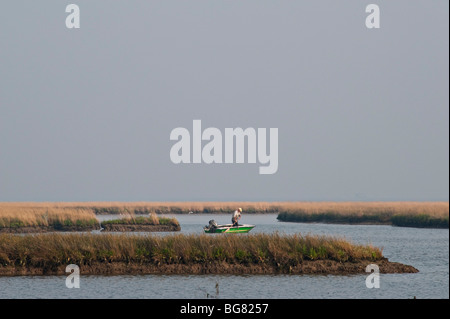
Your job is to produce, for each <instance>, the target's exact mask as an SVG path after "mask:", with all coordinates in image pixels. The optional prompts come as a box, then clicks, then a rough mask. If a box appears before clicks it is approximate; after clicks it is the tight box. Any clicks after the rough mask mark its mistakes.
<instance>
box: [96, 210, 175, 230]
mask: <svg viewBox="0 0 450 319" xmlns="http://www.w3.org/2000/svg"><path fill="white" fill-rule="evenodd" d="M102 228H103V231H179V230H181V227H180V223H179V222H178V221H177V220H176V219H175V218H165V217H158V216H156V214H150V216H149V217H144V216H137V217H133V216H129V217H124V218H121V219H112V220H105V221H103V222H102Z"/></svg>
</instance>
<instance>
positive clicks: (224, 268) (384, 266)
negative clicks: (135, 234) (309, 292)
mask: <svg viewBox="0 0 450 319" xmlns="http://www.w3.org/2000/svg"><path fill="white" fill-rule="evenodd" d="M369 264H376V265H378V266H379V269H380V273H381V274H392V273H417V272H419V271H418V270H417V269H416V268H414V267H413V266H410V265H405V264H401V263H397V262H390V261H388V260H387V259H384V260H381V261H376V262H373V261H360V262H337V261H334V260H316V261H303V262H302V263H301V264H299V265H296V266H294V267H292V266H289V267H283V265H279V266H276V265H275V266H273V265H261V264H230V263H227V262H212V263H197V264H192V265H184V264H160V265H158V264H145V263H126V262H111V263H110V262H94V263H91V264H86V265H81V266H80V274H81V275H105V276H117V275H208V274H211V275H212V274H214V275H342V276H346V275H357V274H368V273H367V272H366V271H365V269H366V267H367V265H369ZM65 268H66V265H61V266H58V267H53V268H52V267H48V268H40V267H23V266H7V267H0V276H67V275H68V273H66V272H65Z"/></svg>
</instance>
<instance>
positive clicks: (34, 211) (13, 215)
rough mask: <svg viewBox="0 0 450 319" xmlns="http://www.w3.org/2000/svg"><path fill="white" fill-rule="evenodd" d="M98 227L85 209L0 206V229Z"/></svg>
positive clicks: (94, 218)
mask: <svg viewBox="0 0 450 319" xmlns="http://www.w3.org/2000/svg"><path fill="white" fill-rule="evenodd" d="M95 225H98V221H97V218H96V216H95V214H93V212H92V210H90V209H87V208H59V207H31V206H30V207H10V206H6V205H4V204H3V205H0V229H1V228H20V227H34V226H41V227H53V228H55V229H62V228H67V227H81V228H82V227H92V226H95Z"/></svg>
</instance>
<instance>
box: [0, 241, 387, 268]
mask: <svg viewBox="0 0 450 319" xmlns="http://www.w3.org/2000/svg"><path fill="white" fill-rule="evenodd" d="M381 259H384V257H383V255H382V250H381V249H379V248H377V247H373V246H372V245H356V244H352V243H351V242H349V241H347V240H345V239H343V238H337V237H331V236H318V235H306V236H304V235H301V234H294V235H280V234H278V233H272V234H254V235H242V236H239V235H237V236H236V235H235V234H233V235H222V236H214V235H204V234H203V235H183V234H178V235H168V236H131V235H125V234H116V235H111V234H57V233H53V234H39V235H27V236H17V235H11V234H0V268H1V267H7V266H14V267H39V268H55V267H59V266H61V265H67V264H69V263H74V264H77V265H80V266H81V265H90V264H92V263H98V262H99V263H103V262H106V263H113V262H122V263H127V264H130V263H138V264H142V263H144V264H145V263H147V264H153V265H160V264H182V265H194V264H208V263H215V262H222V263H227V264H241V265H242V264H244V265H246V264H260V265H269V266H274V267H277V268H280V267H281V268H283V267H294V266H296V265H299V264H301V263H302V262H303V261H304V260H334V261H337V262H356V261H361V260H367V261H377V260H381ZM0 270H1V269H0Z"/></svg>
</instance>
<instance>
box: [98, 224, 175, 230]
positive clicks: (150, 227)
mask: <svg viewBox="0 0 450 319" xmlns="http://www.w3.org/2000/svg"><path fill="white" fill-rule="evenodd" d="M102 227H103V230H102V231H104V232H115V231H117V232H130V231H133V232H134V231H137V232H166V231H167V232H170V231H180V230H181V227H180V225H142V224H130V225H125V224H104V225H102Z"/></svg>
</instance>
